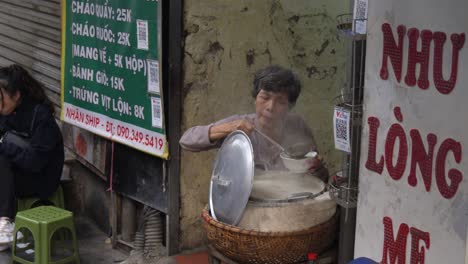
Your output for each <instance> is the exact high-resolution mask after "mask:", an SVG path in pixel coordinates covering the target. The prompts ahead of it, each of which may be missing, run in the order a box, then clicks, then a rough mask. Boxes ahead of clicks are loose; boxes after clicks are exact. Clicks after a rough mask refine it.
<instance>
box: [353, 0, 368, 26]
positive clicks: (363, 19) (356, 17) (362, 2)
mask: <svg viewBox="0 0 468 264" xmlns="http://www.w3.org/2000/svg"><path fill="white" fill-rule="evenodd" d="M353 21H354V23H353V31H354V32H356V33H358V34H366V32H367V0H355V1H354V12H353Z"/></svg>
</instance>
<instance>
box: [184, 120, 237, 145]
mask: <svg viewBox="0 0 468 264" xmlns="http://www.w3.org/2000/svg"><path fill="white" fill-rule="evenodd" d="M239 118H242V117H241V116H239V115H234V116H230V117H228V118H225V119H222V120H220V121H217V122H215V123H211V124H209V125H204V126H194V127H191V128H189V129H187V131H185V133H184V134H183V135H182V137H181V138H180V140H179V144H180V146H181V147H182V148H183V149H185V150H188V151H194V152H198V151H204V150H209V149H213V148H219V147H220V146H221V144H222V143H223V140H217V141H214V142H211V141H210V138H209V131H210V127H212V126H214V125H219V124H223V123H227V122H230V121H233V120H236V119H239Z"/></svg>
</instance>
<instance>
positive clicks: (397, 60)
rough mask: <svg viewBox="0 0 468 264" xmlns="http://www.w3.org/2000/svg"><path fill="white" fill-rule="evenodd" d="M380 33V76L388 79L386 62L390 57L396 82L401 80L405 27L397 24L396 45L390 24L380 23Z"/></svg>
mask: <svg viewBox="0 0 468 264" xmlns="http://www.w3.org/2000/svg"><path fill="white" fill-rule="evenodd" d="M382 33H383V53H382V54H383V56H382V67H381V68H380V78H382V80H387V79H388V68H387V62H388V58H389V57H390V61H391V62H392V66H393V71H394V72H395V77H396V78H397V80H398V82H400V80H401V67H402V63H403V38H404V37H405V33H406V27H405V26H403V25H399V26H398V28H397V33H398V45H397V44H396V43H395V38H394V37H393V32H392V28H391V27H390V24H388V23H384V24H382Z"/></svg>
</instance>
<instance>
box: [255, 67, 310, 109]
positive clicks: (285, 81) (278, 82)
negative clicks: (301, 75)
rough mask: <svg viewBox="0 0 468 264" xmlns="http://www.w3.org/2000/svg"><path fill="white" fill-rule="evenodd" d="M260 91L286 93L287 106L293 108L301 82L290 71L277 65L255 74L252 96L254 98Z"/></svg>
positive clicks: (299, 91)
mask: <svg viewBox="0 0 468 264" xmlns="http://www.w3.org/2000/svg"><path fill="white" fill-rule="evenodd" d="M262 89H263V90H265V91H269V92H275V93H278V92H283V93H286V94H287V95H288V102H289V104H290V105H291V106H294V105H295V104H296V101H297V98H298V97H299V94H300V93H301V82H300V81H299V79H298V78H297V76H296V75H295V74H294V73H293V72H292V71H291V70H288V69H285V68H283V67H281V66H278V65H270V66H268V67H266V68H263V69H260V70H258V71H257V72H256V73H255V75H254V80H253V90H252V96H253V97H254V98H256V97H257V95H258V93H259V92H260V90H262Z"/></svg>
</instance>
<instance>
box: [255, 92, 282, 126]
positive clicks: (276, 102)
mask: <svg viewBox="0 0 468 264" xmlns="http://www.w3.org/2000/svg"><path fill="white" fill-rule="evenodd" d="M288 111H289V101H288V94H287V93H282V92H280V93H275V92H269V91H265V90H263V89H261V90H260V92H259V93H258V94H257V97H256V98H255V112H256V114H257V119H258V122H259V124H260V126H261V128H263V129H266V130H272V129H275V128H278V126H280V125H282V124H283V120H284V117H285V116H286V114H287V113H288Z"/></svg>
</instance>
